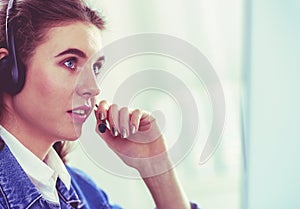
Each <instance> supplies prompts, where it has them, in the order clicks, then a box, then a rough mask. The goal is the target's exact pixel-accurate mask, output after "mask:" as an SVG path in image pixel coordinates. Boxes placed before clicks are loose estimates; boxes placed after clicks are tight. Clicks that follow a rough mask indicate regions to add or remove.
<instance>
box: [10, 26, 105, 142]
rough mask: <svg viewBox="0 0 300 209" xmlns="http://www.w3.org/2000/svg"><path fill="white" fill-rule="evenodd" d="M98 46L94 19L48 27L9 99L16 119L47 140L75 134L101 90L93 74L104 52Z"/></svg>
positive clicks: (99, 40) (77, 133) (69, 137)
mask: <svg viewBox="0 0 300 209" xmlns="http://www.w3.org/2000/svg"><path fill="white" fill-rule="evenodd" d="M101 48H102V41H101V31H100V30H99V29H98V28H97V27H95V26H94V25H92V24H88V23H81V22H75V23H71V24H68V25H64V26H60V27H54V28H52V29H51V30H50V31H49V32H48V34H47V36H46V39H45V41H44V42H43V43H41V44H40V45H39V46H38V47H37V48H36V49H35V52H34V54H33V56H32V57H31V58H30V61H29V63H28V65H27V71H26V82H25V86H24V88H23V90H22V91H21V92H20V93H19V94H17V95H16V96H15V97H13V99H12V105H13V110H14V117H15V118H16V119H17V121H18V123H17V124H18V125H19V126H21V127H22V128H26V129H27V130H32V131H33V132H36V133H37V134H43V135H44V136H47V137H48V138H49V139H54V140H61V139H64V140H74V139H76V138H78V137H79V136H80V134H81V128H82V125H83V122H84V121H85V120H86V118H87V117H88V115H89V114H90V113H91V111H92V109H93V106H94V97H95V96H96V95H97V94H99V91H100V90H99V88H98V85H97V81H96V77H95V73H97V72H96V71H97V70H98V67H100V64H101V62H102V60H103V57H101V56H100V57H99V56H98V57H96V59H95V60H94V58H95V56H94V55H95V54H97V52H98V54H99V51H100V50H101ZM91 57H93V61H89V59H90V58H91ZM98 58H99V59H98ZM97 60H98V61H97ZM88 61H89V64H91V65H89V66H85V64H86V63H87V62H88ZM93 64H94V68H93V67H92V66H93ZM84 66H85V67H84ZM21 127H20V128H21Z"/></svg>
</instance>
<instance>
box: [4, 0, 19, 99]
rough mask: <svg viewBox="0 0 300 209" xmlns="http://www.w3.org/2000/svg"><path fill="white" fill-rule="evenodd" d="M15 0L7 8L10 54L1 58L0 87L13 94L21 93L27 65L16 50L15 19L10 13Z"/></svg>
mask: <svg viewBox="0 0 300 209" xmlns="http://www.w3.org/2000/svg"><path fill="white" fill-rule="evenodd" d="M13 3H14V0H9V3H8V6H7V10H6V43H7V44H6V45H7V50H8V55H7V56H6V57H3V58H2V59H1V60H0V81H1V82H0V88H1V90H2V91H5V92H7V93H9V94H11V95H15V94H17V93H19V92H20V91H21V90H22V88H23V86H24V84H25V65H24V64H23V63H22V62H21V61H20V60H19V59H18V56H17V54H16V50H15V37H14V33H13V27H14V20H13V21H10V14H11V11H12V8H13Z"/></svg>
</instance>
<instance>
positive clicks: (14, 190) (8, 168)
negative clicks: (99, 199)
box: [0, 136, 83, 208]
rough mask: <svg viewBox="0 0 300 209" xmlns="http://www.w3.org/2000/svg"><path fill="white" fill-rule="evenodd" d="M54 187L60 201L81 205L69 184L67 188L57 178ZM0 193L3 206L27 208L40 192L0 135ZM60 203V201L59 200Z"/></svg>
mask: <svg viewBox="0 0 300 209" xmlns="http://www.w3.org/2000/svg"><path fill="white" fill-rule="evenodd" d="M56 187H57V189H58V193H59V198H60V201H63V202H64V203H66V204H70V205H72V206H75V207H77V208H81V207H82V205H83V204H82V202H81V201H80V200H79V198H78V196H77V194H76V191H75V189H74V188H73V186H72V185H71V189H70V190H68V189H67V188H66V187H65V185H64V184H63V183H62V182H61V180H60V179H59V180H58V181H57V184H56ZM0 193H2V195H3V196H4V201H5V203H2V204H5V206H6V207H7V208H15V207H16V206H22V208H29V207H30V206H31V205H33V204H34V203H35V202H36V201H37V200H39V199H40V198H41V197H42V194H41V193H40V192H39V191H38V190H37V188H36V187H35V186H34V185H33V183H32V182H31V181H30V179H29V177H28V176H27V175H26V173H25V171H24V170H23V169H22V168H21V166H20V165H19V163H18V161H17V160H16V158H15V157H14V156H13V154H12V153H11V151H10V150H9V148H8V146H7V145H5V143H4V141H3V140H2V139H1V136H0ZM61 203H62V202H61ZM67 208H68V207H67Z"/></svg>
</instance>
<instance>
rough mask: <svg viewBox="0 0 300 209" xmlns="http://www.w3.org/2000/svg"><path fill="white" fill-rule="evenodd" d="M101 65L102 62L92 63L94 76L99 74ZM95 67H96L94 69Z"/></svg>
mask: <svg viewBox="0 0 300 209" xmlns="http://www.w3.org/2000/svg"><path fill="white" fill-rule="evenodd" d="M102 66H103V63H102V62H96V63H95V64H93V71H94V73H95V75H96V76H97V75H99V74H100V70H101V69H102ZM95 67H96V68H97V69H95Z"/></svg>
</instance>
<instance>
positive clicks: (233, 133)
mask: <svg viewBox="0 0 300 209" xmlns="http://www.w3.org/2000/svg"><path fill="white" fill-rule="evenodd" d="M89 4H90V5H91V6H92V7H93V8H95V9H97V10H99V11H101V13H102V14H103V15H104V16H105V19H106V22H107V24H106V29H105V31H104V32H103V42H104V45H109V44H111V43H113V42H114V41H117V40H119V39H121V38H124V37H127V36H129V35H133V34H141V33H160V34H166V35H171V36H174V37H177V38H179V39H181V40H184V41H186V42H188V43H190V44H191V45H193V46H194V47H196V48H197V49H198V50H199V51H200V52H201V53H202V54H203V55H204V56H205V57H206V58H207V59H208V61H209V62H210V64H211V65H212V66H213V69H214V70H215V73H216V74H217V76H218V78H219V80H220V82H221V84H222V87H223V91H224V95H225V104H226V105H225V109H226V121H225V125H224V130H223V133H222V136H221V142H220V144H219V146H218V148H217V150H216V152H215V153H214V155H212V157H211V158H210V159H209V160H208V161H207V162H205V163H204V164H203V163H202V164H200V155H201V153H202V151H203V148H204V144H205V142H206V139H207V136H208V134H209V131H210V129H211V123H212V116H213V111H212V107H211V104H210V99H209V93H208V92H207V91H206V90H205V86H204V85H203V83H202V82H201V81H199V80H197V79H196V78H195V77H193V74H192V73H191V71H190V69H188V67H186V66H184V65H182V64H180V63H178V62H176V60H174V59H170V58H168V57H164V56H155V55H144V56H139V57H131V58H128V59H126V60H123V61H122V62H120V63H118V64H117V65H116V66H115V67H114V71H112V73H111V75H110V76H111V77H109V76H108V77H107V78H106V80H104V81H103V82H102V83H101V89H102V94H101V95H100V96H99V98H98V99H99V100H101V99H107V100H109V101H112V100H113V96H114V94H115V92H116V91H117V90H118V87H120V86H121V84H122V83H123V82H124V80H126V78H127V77H128V76H130V75H132V73H134V72H137V70H138V69H147V68H151V69H161V70H165V71H167V72H169V73H171V74H172V75H174V76H176V77H177V78H178V79H180V80H181V81H182V82H183V83H185V85H186V86H187V87H188V88H189V89H190V91H191V93H192V95H193V97H194V99H195V101H196V103H197V107H198V109H197V111H198V114H199V124H197V125H198V132H197V135H196V138H195V143H194V144H193V146H192V148H191V150H189V152H187V153H185V156H184V158H183V159H182V160H181V161H180V162H178V164H177V165H176V167H175V169H176V171H177V173H178V176H179V179H180V180H181V182H182V185H183V188H184V190H185V191H186V193H187V195H188V197H189V199H190V200H191V201H194V202H197V203H199V205H200V206H201V208H206V209H208V208H209V209H220V208H222V209H248V208H249V209H258V208H263V209H266V208H272V209H277V208H278V209H279V208H280V209H281V208H289V209H290V208H295V209H296V208H300V200H299V195H300V168H299V165H298V164H299V163H298V162H299V156H298V155H297V154H298V152H297V151H298V147H299V146H298V145H300V143H299V142H298V138H299V137H297V136H299V134H298V131H297V130H298V129H297V126H298V124H300V123H299V122H300V121H299V120H300V119H299V118H300V117H299V116H300V115H299V111H298V109H297V107H298V106H299V101H300V99H299V96H298V94H297V93H298V89H299V88H298V85H297V84H298V83H299V82H298V78H299V75H300V73H299V71H298V70H299V66H300V65H299V62H300V59H299V54H300V53H299V49H300V46H299V45H300V44H299V43H300V42H299V40H298V38H299V37H300V27H299V18H300V15H299V12H298V11H300V3H299V1H297V0H287V1H280V0H272V1H271V0H266V1H259V0H252V1H250V0H227V1H223V0H188V1H182V0H179V1H171V0H164V1H158V0H152V1H145V0H141V1H134V0H119V1H117V0H115V1H108V0H101V1H92V0H90V1H89ZM145 79H147V78H145ZM157 79H159V78H157ZM161 82H164V81H163V80H162V81H161ZM130 105H132V107H138V108H143V109H146V110H149V111H155V110H160V111H162V112H163V114H164V117H165V118H166V121H167V125H166V130H165V135H166V138H167V144H168V145H169V146H172V144H174V143H175V142H176V141H175V142H174V140H172V139H176V136H177V135H178V134H179V131H178V130H179V129H180V123H178V121H180V113H181V111H180V108H181V107H178V103H176V101H175V100H174V98H173V97H172V95H170V94H167V93H166V92H163V91H145V92H137V94H136V95H133V98H132V101H131V104H130ZM94 124H95V120H94V119H93V117H90V119H89V120H88V122H87V124H86V125H85V128H84V132H83V135H82V137H81V139H80V141H81V142H85V141H86V140H92V139H96V140H97V139H98V138H97V137H98V136H97V135H96V134H95V133H94V129H95V125H94ZM187 137H188V136H187ZM99 141H101V140H99ZM99 143H101V142H99ZM83 144H84V143H79V145H78V146H77V148H76V150H74V152H72V154H71V156H70V164H71V165H73V166H75V167H79V168H81V169H83V170H84V171H86V172H87V173H88V174H89V175H90V176H91V177H92V178H93V179H94V180H95V181H96V182H97V183H98V185H99V186H100V187H101V188H102V189H104V190H105V191H106V192H107V194H108V195H109V198H110V200H111V202H113V203H117V204H119V205H121V206H123V207H124V208H125V209H127V208H128V209H129V208H130V209H134V208H143V209H150V208H151V209H152V208H154V207H155V206H154V203H153V202H152V200H151V197H150V194H149V192H147V189H146V187H145V186H144V184H143V182H142V180H141V179H137V178H130V177H128V176H124V175H118V174H116V173H114V172H113V171H112V170H110V169H109V168H107V167H105V166H103V164H101V159H107V158H109V157H110V154H108V155H109V156H108V155H107V154H106V153H109V150H108V151H103V150H105V149H106V145H105V144H100V145H99V153H98V156H91V155H90V154H89V150H88V149H86V147H85V146H84V145H83ZM95 158H97V159H95ZM99 162H100V163H99Z"/></svg>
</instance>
